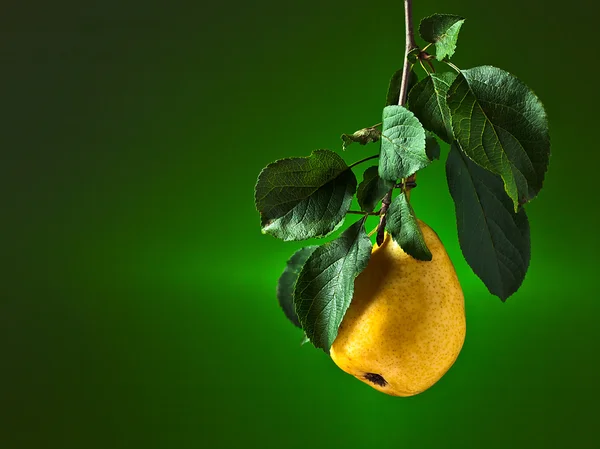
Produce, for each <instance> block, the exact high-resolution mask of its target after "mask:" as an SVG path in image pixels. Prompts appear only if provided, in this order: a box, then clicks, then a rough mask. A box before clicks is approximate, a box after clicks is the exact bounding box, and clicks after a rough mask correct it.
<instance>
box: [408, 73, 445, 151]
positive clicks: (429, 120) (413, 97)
mask: <svg viewBox="0 0 600 449" xmlns="http://www.w3.org/2000/svg"><path fill="white" fill-rule="evenodd" d="M455 79H456V73H455V72H442V73H432V74H431V75H429V76H428V77H427V78H424V79H423V80H421V81H419V82H418V83H417V84H416V85H415V87H414V88H413V89H412V90H411V91H410V93H409V95H408V108H409V109H410V110H411V111H413V112H414V114H415V115H416V116H417V118H418V119H419V121H420V122H421V123H422V124H423V126H424V127H425V129H428V130H430V131H433V132H434V133H436V134H437V135H438V137H439V138H440V139H442V140H443V141H445V142H447V143H450V142H452V140H453V137H452V124H451V120H450V109H449V108H448V105H447V103H446V95H447V94H448V89H449V88H450V86H451V85H452V83H453V81H454V80H455Z"/></svg>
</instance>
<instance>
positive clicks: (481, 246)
mask: <svg viewBox="0 0 600 449" xmlns="http://www.w3.org/2000/svg"><path fill="white" fill-rule="evenodd" d="M446 175H447V177H448V186H449V188H450V193H451V195H452V198H453V199H454V205H455V208H456V222H457V226H458V239H459V241H460V247H461V249H462V252H463V254H464V256H465V259H466V260H467V262H468V264H469V265H470V266H471V268H472V269H473V271H474V272H475V274H477V276H479V277H480V278H481V280H482V281H483V282H484V283H485V285H486V286H487V288H488V289H489V291H490V292H491V293H492V294H494V295H496V296H498V297H500V299H502V300H503V301H504V300H506V298H508V297H509V296H510V295H512V294H513V293H514V292H516V291H517V289H518V288H519V287H520V285H521V283H522V282H523V279H524V278H525V273H526V272H527V268H528V267H529V258H530V251H531V249H530V242H529V222H528V221H527V215H526V214H525V210H524V209H523V208H522V207H520V208H519V211H518V212H517V213H515V211H514V209H513V203H512V201H511V200H510V198H509V197H508V196H507V195H506V192H505V191H504V187H503V184H502V179H500V177H499V176H497V175H494V174H492V173H490V172H488V171H487V170H485V169H483V168H481V167H480V166H479V165H477V164H475V163H474V162H473V161H471V160H470V159H469V158H468V157H467V156H465V155H464V153H462V152H461V151H460V150H459V149H458V148H457V145H456V144H452V147H451V149H450V153H449V154H448V160H447V162H446Z"/></svg>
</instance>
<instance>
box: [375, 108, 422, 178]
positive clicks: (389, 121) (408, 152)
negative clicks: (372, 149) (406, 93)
mask: <svg viewBox="0 0 600 449" xmlns="http://www.w3.org/2000/svg"><path fill="white" fill-rule="evenodd" d="M429 162H430V161H429V159H428V158H427V153H425V130H424V129H423V125H421V123H420V122H419V120H418V119H417V118H416V117H415V115H414V114H413V113H412V112H410V111H409V110H408V109H406V108H405V107H404V106H386V107H385V108H384V109H383V129H382V131H381V154H380V155H379V176H381V178H383V179H385V180H386V181H391V182H396V180H398V179H400V178H407V177H408V176H410V175H412V174H413V173H415V172H416V171H417V170H420V169H422V168H423V167H426V166H427V165H428V164H429Z"/></svg>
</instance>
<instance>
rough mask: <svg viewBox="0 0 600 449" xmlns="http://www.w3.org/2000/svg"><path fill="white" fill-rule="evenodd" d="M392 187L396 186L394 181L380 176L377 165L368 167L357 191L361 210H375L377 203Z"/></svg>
mask: <svg viewBox="0 0 600 449" xmlns="http://www.w3.org/2000/svg"><path fill="white" fill-rule="evenodd" d="M392 187H394V183H392V182H390V181H385V180H383V179H381V178H380V177H379V173H378V168H377V167H376V166H374V167H369V168H367V169H366V170H365V173H364V174H363V181H362V182H361V183H360V184H359V185H358V190H357V191H356V197H357V199H358V204H359V205H360V210H362V211H364V212H373V210H374V209H375V206H376V205H377V203H379V201H380V200H381V199H382V198H383V197H384V196H385V194H386V193H387V192H388V191H389V190H390V189H391V188H392Z"/></svg>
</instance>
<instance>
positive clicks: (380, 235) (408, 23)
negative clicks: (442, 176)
mask: <svg viewBox="0 0 600 449" xmlns="http://www.w3.org/2000/svg"><path fill="white" fill-rule="evenodd" d="M404 29H405V38H404V39H405V41H406V50H405V52H404V65H403V66H402V83H401V84H400V96H399V97H398V105H399V106H404V105H405V104H406V97H407V95H408V76H409V74H410V68H411V67H410V66H411V64H410V61H409V60H408V55H409V54H410V52H411V51H413V50H414V49H415V48H418V47H417V43H416V42H415V33H414V30H413V23H412V0H404ZM413 180H414V178H413ZM393 192H394V188H393V187H392V188H391V189H390V191H389V192H388V193H386V194H385V197H383V200H382V205H381V211H380V214H381V215H380V218H379V226H377V238H376V241H377V245H379V246H381V245H382V244H383V240H384V237H385V223H386V217H385V214H386V212H387V210H388V207H389V206H390V203H391V202H392V193H393Z"/></svg>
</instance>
